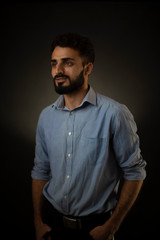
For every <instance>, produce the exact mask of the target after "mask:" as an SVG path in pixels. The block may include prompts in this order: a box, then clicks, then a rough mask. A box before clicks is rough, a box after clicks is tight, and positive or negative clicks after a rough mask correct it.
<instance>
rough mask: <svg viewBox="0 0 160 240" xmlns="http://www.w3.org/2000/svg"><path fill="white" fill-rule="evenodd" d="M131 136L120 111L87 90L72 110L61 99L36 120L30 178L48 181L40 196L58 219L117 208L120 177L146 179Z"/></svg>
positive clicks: (128, 119) (129, 122) (130, 123)
mask: <svg viewBox="0 0 160 240" xmlns="http://www.w3.org/2000/svg"><path fill="white" fill-rule="evenodd" d="M136 131H137V128H136V124H135V122H134V119H133V116H132V114H131V113H130V111H129V110H128V109H127V107H126V106H125V105H122V104H119V103H118V102H116V101H114V100H112V99H110V98H108V97H105V96H102V95H100V94H98V93H95V92H94V90H93V89H92V88H91V87H90V90H89V91H88V93H87V95H86V96H85V98H84V99H83V101H82V103H81V104H80V106H78V107H76V108H75V109H73V110H69V109H68V108H66V107H65V105H64V98H63V96H60V97H59V98H58V99H57V101H56V102H55V103H54V104H53V105H51V106H48V107H47V108H45V109H44V110H43V111H42V113H41V115H40V118H39V121H38V126H37V134H36V151H35V161H34V167H33V169H32V178H33V179H40V180H47V181H48V182H47V184H46V185H45V187H44V190H43V193H44V195H45V197H46V198H47V199H48V200H49V201H50V202H51V203H52V204H53V206H54V207H55V208H56V209H57V210H59V211H60V212H61V213H63V214H69V215H74V216H85V215H88V214H90V213H101V212H104V211H108V210H110V209H112V208H114V207H115V205H116V201H117V200H116V195H117V189H118V184H119V179H120V176H121V175H123V178H124V179H126V180H143V179H144V178H145V176H146V171H145V166H146V162H145V161H144V160H143V158H142V156H141V153H140V148H139V138H138V136H137V134H136Z"/></svg>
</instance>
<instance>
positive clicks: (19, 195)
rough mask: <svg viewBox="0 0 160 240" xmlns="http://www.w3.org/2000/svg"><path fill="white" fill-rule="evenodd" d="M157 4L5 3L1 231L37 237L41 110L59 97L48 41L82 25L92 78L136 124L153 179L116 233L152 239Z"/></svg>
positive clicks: (159, 104) (159, 100)
mask: <svg viewBox="0 0 160 240" xmlns="http://www.w3.org/2000/svg"><path fill="white" fill-rule="evenodd" d="M159 29H160V5H159V3H154V2H153V1H152V2H149V1H148V2H147V1H146V2H144V1H143V2H141V1H133V2H130V1H123V2H120V1H80V2H77V1H68V2H63V1H48V2H47V1H41V2H40V1H30V2H29V1H23V3H20V2H13V1H12V2H7V1H6V2H5V3H3V4H2V5H1V95H0V96H1V101H0V103H1V106H0V109H1V119H0V120H1V177H2V180H1V189H0V191H1V199H2V204H1V222H3V228H2V232H1V235H2V236H4V235H3V234H5V235H6V236H5V237H4V238H5V239H10V237H14V238H15V239H34V228H33V212H32V201H31V177H30V174H31V169H32V166H33V159H34V148H35V131H36V125H37V120H38V117H39V114H40V112H41V110H42V109H43V108H44V107H45V106H47V105H49V104H51V103H52V102H54V101H55V100H56V99H57V97H58V95H56V94H55V92H54V88H53V86H52V79H51V75H50V45H51V42H52V40H53V38H54V37H55V36H56V35H57V34H58V33H63V32H68V31H71V32H78V33H80V34H83V35H86V36H88V37H89V38H90V39H91V40H92V42H93V44H94V45H95V51H96V61H95V66H94V70H93V73H92V74H91V76H90V84H91V85H92V87H93V88H94V89H95V90H96V91H98V92H100V93H101V94H104V95H107V96H109V97H111V98H114V99H115V100H117V101H119V102H121V103H124V104H126V105H127V106H128V108H129V109H130V111H131V112H132V113H133V115H134V118H135V121H136V123H137V126H138V134H139V136H140V140H141V141H140V144H141V150H142V155H143V157H144V159H145V160H146V161H147V178H146V180H145V183H144V186H143V188H142V191H141V194H140V196H139V197H138V200H137V202H136V204H135V205H134V207H133V208H132V210H131V211H130V213H129V214H128V216H127V218H126V219H125V221H124V222H123V224H122V226H121V228H120V230H119V233H118V234H116V235H117V238H116V239H117V240H118V239H119V240H121V239H123V240H125V239H126V240H128V239H129V240H132V239H134V240H135V239H136V240H138V239H154V237H155V236H157V235H158V218H159V210H160V208H159V174H160V173H159V167H160V163H159V162H160V159H159V154H158V153H159V130H160V127H159V123H160V114H159V108H160V97H159V80H160V79H159V52H160V51H159V50H160V49H159V40H160V39H159Z"/></svg>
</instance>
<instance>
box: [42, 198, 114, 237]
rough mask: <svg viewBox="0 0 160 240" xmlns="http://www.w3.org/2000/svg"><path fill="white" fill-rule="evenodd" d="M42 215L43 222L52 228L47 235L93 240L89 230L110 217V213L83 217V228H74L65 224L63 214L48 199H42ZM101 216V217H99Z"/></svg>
mask: <svg viewBox="0 0 160 240" xmlns="http://www.w3.org/2000/svg"><path fill="white" fill-rule="evenodd" d="M41 210H42V211H41V215H42V220H43V223H45V224H47V225H48V226H50V227H51V228H52V230H51V232H49V233H47V234H46V235H45V239H47V236H50V237H51V238H52V239H53V240H61V239H64V238H65V239H70V240H91V239H93V238H92V237H91V236H90V234H89V232H90V231H91V230H92V229H93V228H95V227H96V226H98V225H102V224H104V222H105V221H107V217H108V218H109V216H110V214H105V215H104V216H103V215H100V216H99V215H94V216H93V217H90V218H88V217H86V218H83V221H82V223H83V225H82V226H81V228H78V227H77V228H76V229H73V228H72V227H71V228H70V227H68V226H65V224H64V221H63V215H62V214H61V213H59V212H58V211H57V210H56V209H55V208H54V207H53V206H52V204H51V203H50V202H49V201H48V200H47V199H46V198H43V200H42V207H41ZM98 216H99V217H98Z"/></svg>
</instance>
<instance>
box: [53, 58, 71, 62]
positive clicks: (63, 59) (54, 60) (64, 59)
mask: <svg viewBox="0 0 160 240" xmlns="http://www.w3.org/2000/svg"><path fill="white" fill-rule="evenodd" d="M61 60H62V61H63V62H64V61H68V60H72V61H75V59H74V58H62V59H61ZM56 61H57V60H56V59H51V62H56Z"/></svg>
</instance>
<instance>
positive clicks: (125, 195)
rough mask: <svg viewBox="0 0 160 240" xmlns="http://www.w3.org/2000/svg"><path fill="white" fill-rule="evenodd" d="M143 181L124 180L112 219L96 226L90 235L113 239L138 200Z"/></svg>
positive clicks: (108, 239) (99, 239)
mask: <svg viewBox="0 0 160 240" xmlns="http://www.w3.org/2000/svg"><path fill="white" fill-rule="evenodd" d="M142 184H143V181H127V180H126V181H124V184H123V187H122V190H121V194H120V198H119V201H118V203H117V206H116V208H115V210H114V212H113V214H112V216H111V217H110V219H109V220H108V221H107V222H106V223H105V224H104V225H102V226H98V227H96V228H94V229H93V230H92V231H91V232H90V235H91V236H92V237H93V239H95V240H111V239H112V238H113V235H114V234H115V232H116V231H117V230H118V229H119V227H120V225H121V223H122V221H123V219H124V218H125V216H126V215H127V213H128V212H129V210H130V209H131V207H132V206H133V204H134V202H135V201H136V199H137V197H138V194H139V192H140V190H141V187H142Z"/></svg>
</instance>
